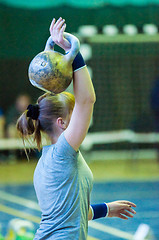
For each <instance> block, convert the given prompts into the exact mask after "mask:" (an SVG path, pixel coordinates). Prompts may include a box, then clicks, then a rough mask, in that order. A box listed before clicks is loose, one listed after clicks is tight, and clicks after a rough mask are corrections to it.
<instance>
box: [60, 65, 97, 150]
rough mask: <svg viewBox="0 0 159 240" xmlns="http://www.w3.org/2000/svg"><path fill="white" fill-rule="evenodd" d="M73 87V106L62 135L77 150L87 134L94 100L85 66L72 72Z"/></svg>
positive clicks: (91, 85)
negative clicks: (68, 121)
mask: <svg viewBox="0 0 159 240" xmlns="http://www.w3.org/2000/svg"><path fill="white" fill-rule="evenodd" d="M73 87H74V95H75V106H74V109H73V112H72V116H71V119H70V123H69V125H68V127H67V129H66V130H65V133H64V135H65V138H66V140H67V141H68V143H69V144H70V145H71V146H72V147H73V148H74V149H75V150H76V151H77V150H78V149H79V147H80V145H81V143H82V142H83V140H84V138H85V136H86V134H87V131H88V128H89V124H90V120H91V117H92V113H93V107H94V103H95V100H96V96H95V92H94V87H93V84H92V81H91V78H90V75H89V72H88V69H87V67H86V66H85V67H83V68H82V69H79V70H77V71H76V72H75V73H74V77H73Z"/></svg>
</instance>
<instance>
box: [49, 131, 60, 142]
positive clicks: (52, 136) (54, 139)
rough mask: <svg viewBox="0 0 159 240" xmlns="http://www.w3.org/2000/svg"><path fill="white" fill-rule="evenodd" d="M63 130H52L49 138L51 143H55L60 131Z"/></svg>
mask: <svg viewBox="0 0 159 240" xmlns="http://www.w3.org/2000/svg"><path fill="white" fill-rule="evenodd" d="M62 132H63V130H61V131H58V132H56V133H55V132H54V133H53V134H52V135H51V136H50V139H51V143H52V144H55V143H56V142H57V140H58V138H59V136H60V135H61V133H62Z"/></svg>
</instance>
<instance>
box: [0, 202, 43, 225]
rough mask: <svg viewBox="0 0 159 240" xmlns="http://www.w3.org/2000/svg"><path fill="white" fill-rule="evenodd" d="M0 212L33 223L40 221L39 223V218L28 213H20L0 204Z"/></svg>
mask: <svg viewBox="0 0 159 240" xmlns="http://www.w3.org/2000/svg"><path fill="white" fill-rule="evenodd" d="M0 212H4V213H7V214H9V215H13V216H16V217H20V218H23V219H26V220H29V221H31V222H34V223H40V221H41V218H39V217H36V216H33V215H31V214H29V213H26V212H23V211H20V210H16V209H14V208H11V207H7V206H5V205H3V204H0Z"/></svg>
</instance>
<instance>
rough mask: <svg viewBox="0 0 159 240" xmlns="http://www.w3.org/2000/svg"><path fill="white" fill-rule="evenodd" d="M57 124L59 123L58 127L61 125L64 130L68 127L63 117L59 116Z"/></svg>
mask: <svg viewBox="0 0 159 240" xmlns="http://www.w3.org/2000/svg"><path fill="white" fill-rule="evenodd" d="M56 124H57V125H58V127H60V128H61V129H63V130H65V129H66V123H65V121H64V120H63V119H62V118H61V117H59V118H57V120H56Z"/></svg>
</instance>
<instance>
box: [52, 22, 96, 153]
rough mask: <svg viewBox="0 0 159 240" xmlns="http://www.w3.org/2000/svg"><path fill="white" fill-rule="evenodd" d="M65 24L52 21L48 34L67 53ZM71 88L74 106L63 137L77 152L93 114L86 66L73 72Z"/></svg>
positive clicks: (68, 45) (91, 85) (90, 85)
mask: <svg viewBox="0 0 159 240" xmlns="http://www.w3.org/2000/svg"><path fill="white" fill-rule="evenodd" d="M65 28H66V24H65V23H64V20H63V19H62V18H59V19H58V20H57V21H56V22H55V19H53V21H52V23H51V26H50V34H51V36H52V39H53V41H54V42H55V43H56V44H57V45H59V46H61V47H62V48H63V49H64V50H65V51H69V48H70V47H71V45H70V43H69V42H68V40H67V39H65V37H64V31H65ZM73 87H74V95H75V106H74V109H73V112H72V116H71V119H70V122H69V125H68V127H67V128H66V130H65V132H64V135H65V138H66V140H67V142H68V143H69V144H70V145H71V146H72V147H73V148H74V149H75V150H76V151H77V150H78V149H79V147H80V145H81V143H82V141H83V140H84V138H85V136H86V134H87V131H88V128H89V124H90V120H91V117H92V113H93V106H94V103H95V100H96V97H95V92H94V88H93V84H92V81H91V78H90V75H89V72H88V69H87V67H86V66H84V67H83V68H81V69H79V70H77V71H75V72H74V75H73Z"/></svg>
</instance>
